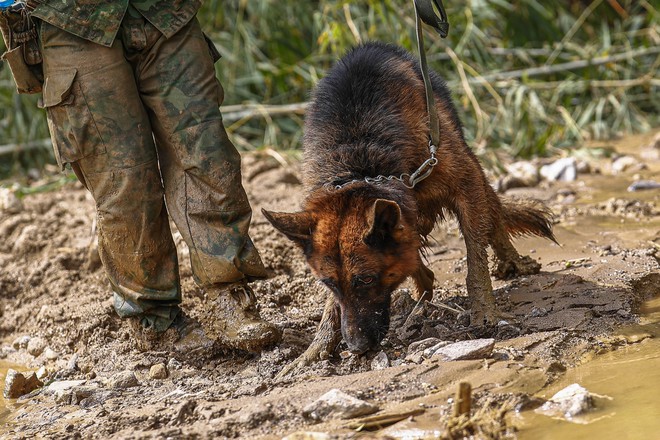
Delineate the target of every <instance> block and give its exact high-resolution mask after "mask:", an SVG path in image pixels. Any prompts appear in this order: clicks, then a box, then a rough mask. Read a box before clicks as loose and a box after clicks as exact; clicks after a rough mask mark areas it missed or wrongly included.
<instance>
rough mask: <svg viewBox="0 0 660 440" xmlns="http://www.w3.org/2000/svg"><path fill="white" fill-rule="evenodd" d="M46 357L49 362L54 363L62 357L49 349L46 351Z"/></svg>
mask: <svg viewBox="0 0 660 440" xmlns="http://www.w3.org/2000/svg"><path fill="white" fill-rule="evenodd" d="M44 357H45V358H46V359H48V360H49V361H54V360H57V358H58V357H60V355H59V354H58V353H57V352H56V351H54V350H53V349H51V348H50V347H48V348H46V349H45V350H44Z"/></svg>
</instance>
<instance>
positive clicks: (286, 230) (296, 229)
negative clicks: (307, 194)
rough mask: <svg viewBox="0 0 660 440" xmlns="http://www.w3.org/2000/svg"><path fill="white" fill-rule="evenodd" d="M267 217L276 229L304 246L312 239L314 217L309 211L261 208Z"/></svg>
mask: <svg viewBox="0 0 660 440" xmlns="http://www.w3.org/2000/svg"><path fill="white" fill-rule="evenodd" d="M261 212H262V213H263V214H264V216H266V219H268V221H269V222H270V223H271V224H272V225H273V226H275V229H277V230H278V231H280V232H281V233H282V234H284V235H286V236H287V237H288V238H289V239H290V240H292V241H294V242H295V243H296V244H299V245H300V246H302V247H303V248H304V247H305V246H307V244H309V242H310V241H311V239H312V229H313V227H314V219H313V218H312V215H311V214H310V213H309V212H306V211H301V212H273V211H266V210H265V209H263V208H262V209H261Z"/></svg>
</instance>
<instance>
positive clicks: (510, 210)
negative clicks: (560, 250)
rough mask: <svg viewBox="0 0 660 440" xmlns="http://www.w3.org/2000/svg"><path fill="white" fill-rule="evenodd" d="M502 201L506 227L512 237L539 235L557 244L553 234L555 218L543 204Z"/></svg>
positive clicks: (520, 200) (510, 200) (530, 201)
mask: <svg viewBox="0 0 660 440" xmlns="http://www.w3.org/2000/svg"><path fill="white" fill-rule="evenodd" d="M500 201H501V203H502V208H503V209H502V212H503V213H502V216H503V219H504V226H505V228H506V231H507V233H508V234H509V235H510V236H511V237H518V236H521V235H537V236H539V237H543V238H547V239H548V240H552V241H554V242H555V243H557V239H555V234H554V233H553V232H552V222H553V218H554V216H553V214H552V211H550V209H549V208H548V207H547V206H545V205H544V204H543V203H541V202H537V201H534V200H522V199H506V198H500ZM557 244H559V243H557Z"/></svg>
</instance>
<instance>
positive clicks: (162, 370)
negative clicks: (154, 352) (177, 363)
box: [149, 364, 168, 379]
mask: <svg viewBox="0 0 660 440" xmlns="http://www.w3.org/2000/svg"><path fill="white" fill-rule="evenodd" d="M167 376H168V373H167V367H166V366H165V364H156V365H153V366H152V367H151V368H150V369H149V378H150V379H167Z"/></svg>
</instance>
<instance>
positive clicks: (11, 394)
mask: <svg viewBox="0 0 660 440" xmlns="http://www.w3.org/2000/svg"><path fill="white" fill-rule="evenodd" d="M41 386H43V383H42V382H41V381H40V380H39V379H38V378H37V375H36V374H35V373H34V372H32V373H29V374H27V376H26V375H23V373H19V372H18V371H16V370H12V369H9V370H8V371H7V376H6V377H5V388H4V392H3V396H5V398H6V399H16V398H18V397H21V396H22V395H24V394H28V393H31V392H32V391H34V390H36V389H37V388H39V387H41Z"/></svg>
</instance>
